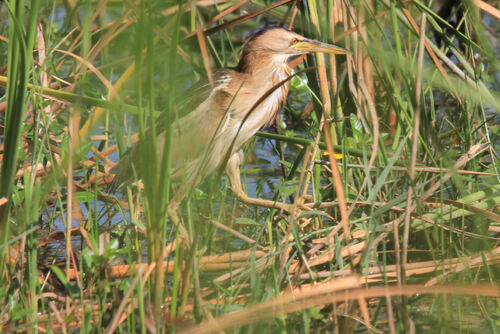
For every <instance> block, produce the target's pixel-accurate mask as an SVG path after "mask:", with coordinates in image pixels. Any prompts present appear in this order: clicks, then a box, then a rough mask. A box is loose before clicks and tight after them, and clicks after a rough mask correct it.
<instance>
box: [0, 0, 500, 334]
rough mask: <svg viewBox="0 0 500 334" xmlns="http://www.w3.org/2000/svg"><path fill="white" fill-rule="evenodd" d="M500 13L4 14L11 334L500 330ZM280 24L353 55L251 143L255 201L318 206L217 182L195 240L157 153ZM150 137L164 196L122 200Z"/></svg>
mask: <svg viewBox="0 0 500 334" xmlns="http://www.w3.org/2000/svg"><path fill="white" fill-rule="evenodd" d="M490 3H491V4H492V5H493V6H495V5H496V10H497V11H495V7H487V6H486V3H485V2H483V1H478V0H475V1H464V2H463V4H462V6H463V7H458V8H454V10H455V13H456V16H457V17H458V21H457V22H456V23H457V25H456V26H454V25H453V20H452V19H450V18H448V17H442V16H443V15H444V14H443V11H442V9H443V7H442V6H444V5H445V2H444V1H439V2H435V3H434V4H432V5H428V4H427V3H422V2H419V1H414V2H411V3H396V2H392V1H377V2H374V1H368V0H367V1H351V2H346V1H334V0H328V1H315V0H309V1H304V2H300V5H299V3H298V2H295V1H282V2H279V3H278V2H271V1H251V2H250V1H248V2H247V1H226V0H223V1H191V2H181V3H178V2H176V1H164V2H162V1H142V2H138V3H136V4H132V3H122V2H91V1H76V2H64V4H63V3H61V2H52V1H44V2H41V3H40V4H39V3H38V1H31V2H26V3H24V2H22V1H16V2H3V3H2V5H1V6H0V14H1V15H0V43H1V44H2V48H0V95H3V96H2V97H0V112H1V115H0V119H1V125H2V128H1V129H2V131H3V132H2V134H1V136H2V137H1V138H2V139H1V143H2V150H1V152H0V153H1V154H2V156H1V161H2V170H1V179H0V183H1V187H0V191H1V194H0V198H5V199H8V201H7V202H6V204H3V205H2V206H1V211H0V219H1V220H0V223H1V231H0V233H1V240H0V305H1V307H0V329H1V330H2V331H16V330H17V331H32V332H37V331H44V330H51V331H63V330H75V328H81V329H82V330H83V331H85V332H90V331H101V329H102V328H104V331H106V332H113V331H114V330H120V331H124V332H136V331H140V332H147V331H154V330H157V331H163V332H171V331H180V332H182V331H184V330H191V331H192V332H200V331H201V330H203V331H207V332H209V331H220V330H225V329H227V330H232V329H235V330H237V331H247V332H256V331H264V332H278V331H280V332H291V331H295V332H304V333H307V332H311V331H321V332H323V331H335V332H345V333H348V332H352V331H354V330H356V331H359V332H364V331H366V332H407V331H409V329H410V327H411V326H415V327H416V329H417V331H418V332H425V331H428V330H431V329H432V330H435V331H443V332H449V331H480V330H481V331H488V332H496V331H498V326H499V323H498V319H499V318H498V317H499V316H500V313H499V306H498V305H499V304H498V296H499V294H500V293H499V287H498V276H499V254H500V248H499V245H498V233H499V232H500V219H499V218H498V199H499V195H500V193H499V188H498V184H499V182H498V181H499V173H498V162H497V159H498V145H499V139H498V135H499V131H498V129H499V126H498V124H499V116H498V111H499V109H500V82H499V80H500V75H499V73H500V71H499V62H498V47H497V46H498V36H499V34H498V32H499V31H500V23H499V20H500V18H499V17H498V16H496V15H497V12H498V2H496V3H495V2H494V1H490ZM25 6H26V7H25ZM479 8H482V9H479ZM252 13H259V15H255V16H254V15H252ZM423 13H426V20H427V28H426V29H425V30H424V31H422V27H421V26H419V23H418V22H421V15H422V14H423ZM440 15H441V16H440ZM7 17H8V19H6V18H7ZM450 22H451V23H450ZM2 23H3V24H2ZM269 23H280V24H285V25H287V26H288V25H291V26H292V27H293V30H294V31H296V32H298V33H301V34H303V35H305V36H308V37H311V38H316V39H319V40H322V41H325V42H334V43H336V44H340V45H345V46H346V47H347V48H349V49H351V50H353V52H354V54H353V56H352V57H350V58H347V60H345V59H344V58H339V59H336V58H334V57H317V56H310V57H307V59H305V60H304V62H303V63H299V64H298V65H297V67H296V68H295V69H294V70H295V71H298V70H300V69H303V68H307V67H309V66H316V67H317V70H316V71H307V72H306V73H305V74H302V75H300V79H299V78H297V80H295V78H294V79H293V80H292V81H291V90H290V98H289V100H290V101H289V103H288V105H287V106H285V108H284V110H285V111H286V112H284V113H283V114H282V115H281V116H280V117H281V118H280V120H281V122H278V123H279V124H277V126H276V127H273V128H271V129H270V130H266V131H265V132H263V133H260V134H259V136H258V137H257V138H256V139H255V140H253V141H252V142H251V143H249V144H248V145H247V158H246V159H247V167H245V169H248V171H247V173H243V175H244V176H243V182H244V183H245V185H246V186H247V187H248V189H249V190H250V191H251V192H252V193H254V195H256V196H258V197H265V198H275V199H279V200H281V199H286V200H288V201H291V202H301V203H311V202H314V203H315V204H314V205H312V204H310V206H311V207H312V211H300V212H298V213H297V214H295V215H288V214H286V213H281V212H278V211H277V210H268V209H262V208H253V207H250V208H247V207H243V206H242V205H241V204H240V203H238V201H237V200H235V199H234V198H233V196H232V193H231V191H230V187H228V184H227V183H228V182H227V180H226V178H225V177H222V178H221V177H220V176H219V175H218V173H214V174H217V175H211V176H209V177H207V180H205V182H203V183H202V184H201V185H200V186H199V187H197V188H196V189H195V190H193V191H192V192H191V193H190V194H189V195H188V197H187V198H186V200H185V201H184V202H183V205H182V208H181V216H182V220H183V222H184V224H185V227H186V230H187V231H188V234H189V236H190V237H189V239H188V240H184V241H182V240H181V239H180V238H179V235H178V231H177V229H176V228H175V227H173V226H172V224H171V223H170V221H169V220H168V218H167V203H168V202H169V200H170V198H171V197H172V194H175V191H176V189H177V187H178V185H176V184H171V182H170V177H169V174H170V173H169V168H170V166H171V161H170V159H171V157H170V154H169V152H170V150H171V147H170V145H169V144H167V145H165V147H164V152H163V153H164V154H162V157H163V160H162V161H158V160H159V158H158V157H157V149H156V147H155V146H156V143H155V137H156V134H155V130H154V126H153V125H154V124H155V121H156V119H157V117H158V116H159V113H160V111H169V110H174V106H175V105H176V104H177V103H179V102H180V101H181V100H182V96H183V95H184V94H185V91H186V90H187V89H188V88H189V87H190V86H192V85H193V84H194V83H195V82H197V81H198V80H200V79H203V78H206V77H207V76H208V75H209V73H211V72H213V71H214V70H216V69H218V68H220V67H224V66H235V65H236V64H237V61H238V52H239V50H240V48H241V46H242V44H243V43H244V41H245V40H246V38H248V36H249V34H250V33H251V32H252V31H254V30H256V29H258V28H260V27H262V26H264V25H265V24H269ZM37 24H39V25H38V30H37ZM197 29H200V31H205V35H203V34H196V30H197ZM420 34H424V35H425V36H424V37H425V38H424V39H423V40H424V41H425V44H424V45H423V50H424V53H423V57H424V58H423V62H422V65H419V63H418V56H419V51H418V50H419V40H420ZM4 46H7V47H4ZM419 71H421V77H420V78H421V79H419V76H418V75H417V73H418V72H419ZM3 87H5V88H3ZM418 92H420V93H419V94H418ZM417 108H419V110H420V112H421V117H420V126H418V127H417V128H416V130H418V133H414V122H415V120H416V118H415V117H416V116H415V115H416V114H417V112H416V111H417ZM166 115H167V116H166V119H167V124H170V122H169V120H173V119H175V118H176V117H179V116H178V115H176V114H175V113H167V114H166ZM70 128H72V129H76V130H80V132H79V133H80V134H79V135H77V131H70V130H69V129H70ZM148 129H150V130H148ZM70 132H71V133H70ZM168 133H170V131H168ZM70 135H71V137H70ZM134 136H135V137H138V138H140V143H139V145H141V146H140V147H141V149H140V150H139V155H138V156H137V157H136V158H137V159H140V161H141V162H142V164H143V165H142V170H145V171H147V172H146V173H145V174H144V175H146V177H144V179H143V180H142V182H143V185H144V188H143V190H141V189H139V187H137V186H135V185H133V186H131V187H130V188H128V189H127V190H126V191H125V192H124V193H123V194H116V196H117V198H116V199H113V198H110V197H109V196H106V195H104V193H105V192H106V182H107V180H106V179H107V176H108V172H109V169H110V167H111V165H112V162H110V160H111V161H116V159H117V156H116V155H117V153H115V152H116V151H118V152H119V153H118V154H120V155H121V154H123V153H124V152H125V151H126V149H127V147H128V146H129V145H130V144H131V143H132V142H133V141H134V140H135V138H134ZM327 139H328V140H331V141H332V142H333V144H336V145H332V146H331V147H330V146H329V145H328V141H327ZM412 141H416V151H415V152H416V159H415V160H414V161H413V162H412V159H411V152H412ZM167 142H168V140H167ZM278 143H280V144H279V145H278ZM478 144H481V145H483V146H481V151H479V153H478V152H476V153H474V154H473V153H471V152H472V151H471V148H476V147H478V146H475V145H478ZM333 153H337V154H341V155H340V156H338V155H335V156H336V158H334V154H333ZM268 154H270V155H273V156H275V157H279V158H272V157H270V156H269V157H268V156H267V155H268ZM339 157H340V159H339V161H338V166H339V168H338V170H336V169H335V168H332V166H333V165H335V164H336V163H337V161H336V159H338V158H339ZM269 161H271V162H269ZM279 164H281V165H282V166H281V167H282V168H281V169H280V168H279V167H280V166H279ZM402 167H403V168H402ZM259 168H260V169H261V173H255V172H254V171H255V170H256V169H257V170H258V169H259ZM410 168H412V169H413V170H414V174H413V177H410V176H409V174H408V169H410ZM269 169H271V170H274V171H275V172H274V173H271V175H269V174H267V173H265V172H264V171H265V170H269ZM244 171H245V170H243V172H244ZM71 173H72V174H73V176H72V177H71ZM68 175H69V186H68V182H67V179H68ZM341 190H342V191H341ZM408 194H410V195H408ZM342 203H344V204H342ZM405 215H409V224H408V225H407V226H406V227H407V229H408V230H407V232H409V233H408V237H407V238H406V239H405V225H404V224H405V223H404V218H405ZM341 222H344V224H348V226H346V225H343V224H342V223H341ZM65 226H66V227H67V228H68V230H67V231H66V232H65V233H66V238H70V237H71V239H70V240H71V246H72V247H68V248H67V249H66V244H67V242H66V241H65V239H64V233H63V231H65ZM68 232H71V234H69V233H68ZM400 254H407V256H400ZM65 262H66V263H67V266H68V267H70V270H67V269H64V263H65ZM134 264H143V265H141V266H139V265H134ZM424 284H427V286H431V287H423V286H422V285H424ZM381 285H383V286H384V287H385V288H384V289H385V290H384V293H380V291H378V290H377V289H379V287H380V286H381ZM290 293H293V296H294V297H292V295H291V294H290ZM331 293H334V294H335V296H342V298H340V297H335V298H337V299H335V300H334V299H332V298H331V295H330V294H331ZM403 295H406V297H405V298H406V299H405V298H399V296H403ZM467 295H469V296H467ZM269 307H271V308H269ZM270 310H272V311H270ZM194 324H198V326H199V327H190V326H193V325H194ZM217 324H218V326H220V327H217ZM37 326H38V327H37Z"/></svg>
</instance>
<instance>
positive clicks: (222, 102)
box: [111, 27, 349, 208]
mask: <svg viewBox="0 0 500 334" xmlns="http://www.w3.org/2000/svg"><path fill="white" fill-rule="evenodd" d="M310 52H328V53H338V54H346V53H348V52H349V51H347V50H345V49H343V48H340V47H337V46H334V45H329V44H324V43H320V42H316V41H313V40H310V39H307V38H305V37H303V36H301V35H299V34H296V33H294V32H292V31H289V30H286V29H284V28H279V27H271V28H266V29H263V30H261V31H259V32H258V33H256V34H255V35H254V36H253V37H251V38H250V40H249V41H248V42H247V43H246V44H245V46H244V47H243V50H242V52H241V57H240V62H239V64H238V66H237V67H236V68H228V69H221V70H219V71H217V72H216V73H215V74H214V84H213V88H212V90H211V92H210V94H209V95H208V97H207V98H206V99H205V100H204V101H203V102H202V103H201V104H200V105H199V106H198V107H196V109H195V110H194V111H192V112H191V113H190V114H188V115H187V116H185V117H183V118H181V119H179V120H178V121H176V122H174V123H173V124H172V129H173V131H175V132H174V134H173V136H172V139H173V146H172V148H173V151H172V157H173V159H172V162H173V164H172V174H171V177H172V179H174V180H175V179H177V180H179V179H180V178H181V177H182V176H183V175H185V176H186V177H187V183H186V184H187V187H188V188H192V187H194V186H196V185H197V184H199V183H200V182H201V181H202V180H203V179H204V177H205V176H207V175H208V174H209V173H211V172H213V171H214V170H215V169H216V168H217V167H219V166H221V165H222V164H223V163H224V162H225V160H226V159H228V158H229V160H228V161H227V166H226V172H227V174H228V176H229V178H230V181H231V185H232V188H233V191H234V192H235V194H236V195H237V196H238V198H239V199H240V200H242V201H243V202H245V203H248V204H254V205H262V206H267V207H283V206H281V205H280V203H275V202H273V201H266V200H259V199H252V198H249V197H248V196H247V195H246V194H245V193H244V192H243V190H242V188H241V183H240V174H239V165H240V162H241V151H240V150H241V147H242V146H243V145H244V144H245V143H246V142H247V141H248V140H249V139H250V138H251V137H252V136H253V135H255V133H256V132H257V131H258V130H260V129H261V128H262V127H264V126H266V125H268V124H269V123H271V122H272V120H273V119H274V118H275V117H276V115H277V114H278V111H279V109H280V107H281V104H282V103H283V101H285V100H286V98H287V95H288V81H287V80H286V79H287V78H289V76H290V73H291V71H290V68H289V66H288V64H287V61H288V59H289V58H290V57H291V56H296V55H301V54H306V53H310ZM280 83H282V84H281V85H279V84H280ZM164 141H165V133H160V134H159V136H158V145H157V147H158V148H159V149H158V154H161V153H162V152H163V145H164ZM132 150H133V149H132ZM130 156H134V155H133V154H129V157H128V158H125V159H122V160H123V161H121V162H119V163H118V164H117V165H116V166H115V167H114V168H113V169H112V171H111V172H112V173H116V176H115V180H114V183H115V184H117V183H121V182H123V181H124V180H126V179H128V178H129V177H130V176H131V167H130V163H131V162H132V159H131V158H130ZM135 167H136V169H137V168H139V166H135ZM139 176H140V175H139ZM184 190H185V189H183V190H182V191H180V192H179V193H178V194H177V195H176V196H175V198H174V199H173V200H172V201H171V206H172V207H175V208H176V207H177V206H178V204H179V203H180V201H182V199H183V197H184Z"/></svg>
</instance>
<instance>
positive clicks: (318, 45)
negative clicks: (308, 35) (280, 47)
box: [290, 39, 352, 55]
mask: <svg viewBox="0 0 500 334" xmlns="http://www.w3.org/2000/svg"><path fill="white" fill-rule="evenodd" d="M290 47H291V48H292V49H295V50H298V51H301V52H307V53H309V52H322V53H334V54H340V55H345V54H351V53H352V52H351V51H350V50H347V49H344V48H342V47H340V46H337V45H333V44H327V43H322V42H318V41H315V40H312V39H304V40H302V41H299V42H297V43H295V44H293V45H291V46H290Z"/></svg>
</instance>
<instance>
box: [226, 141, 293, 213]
mask: <svg viewBox="0 0 500 334" xmlns="http://www.w3.org/2000/svg"><path fill="white" fill-rule="evenodd" d="M242 158H243V151H241V150H240V151H238V152H237V153H235V154H233V155H232V156H231V158H229V160H228V162H227V166H226V173H227V176H228V177H229V182H231V189H232V190H233V192H234V194H235V195H236V197H237V198H238V199H239V200H240V201H241V202H243V203H245V204H249V205H256V206H262V207H266V208H271V209H273V208H275V209H282V210H285V211H287V212H291V211H292V205H290V204H285V203H281V202H275V201H270V200H265V199H259V198H251V197H248V195H247V194H246V193H245V192H244V191H243V188H242V187H241V176H240V164H241V160H242Z"/></svg>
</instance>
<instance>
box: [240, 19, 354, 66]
mask: <svg viewBox="0 0 500 334" xmlns="http://www.w3.org/2000/svg"><path fill="white" fill-rule="evenodd" d="M314 52H322V53H333V54H349V53H351V51H349V50H347V49H344V48H342V47H340V46H337V45H333V44H327V43H323V42H318V41H315V40H312V39H309V38H306V37H304V36H301V35H299V34H297V33H295V32H293V31H290V30H287V29H285V28H281V27H267V28H264V29H262V30H260V31H258V32H256V33H255V34H254V35H253V36H252V37H250V39H249V40H248V42H247V43H246V44H245V46H244V47H243V50H242V53H241V59H240V66H241V65H243V64H245V63H248V62H251V63H253V62H254V61H255V60H256V59H261V60H262V61H265V60H269V58H271V60H272V61H274V60H277V61H278V62H282V61H283V62H285V61H286V60H287V59H288V58H289V57H291V56H297V55H303V54H307V53H314Z"/></svg>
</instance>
